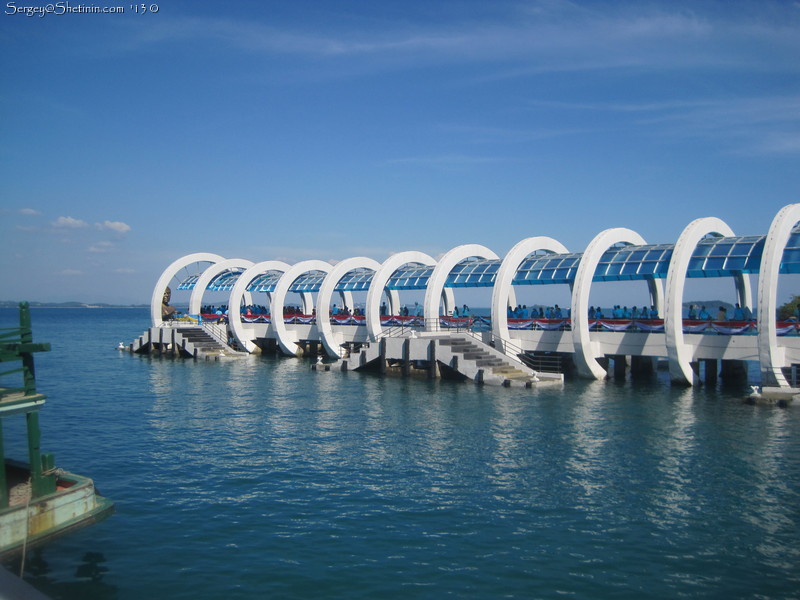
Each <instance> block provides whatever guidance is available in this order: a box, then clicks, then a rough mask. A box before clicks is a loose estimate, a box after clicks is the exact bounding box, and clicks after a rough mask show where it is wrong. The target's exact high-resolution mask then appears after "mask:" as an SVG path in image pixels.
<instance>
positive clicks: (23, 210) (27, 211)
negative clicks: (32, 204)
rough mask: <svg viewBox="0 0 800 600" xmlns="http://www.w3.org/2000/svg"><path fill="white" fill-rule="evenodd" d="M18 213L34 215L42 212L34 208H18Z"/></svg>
mask: <svg viewBox="0 0 800 600" xmlns="http://www.w3.org/2000/svg"><path fill="white" fill-rule="evenodd" d="M19 214H21V215H34V216H35V215H40V214H42V213H40V212H39V211H38V210H36V209H35V208H20V209H19Z"/></svg>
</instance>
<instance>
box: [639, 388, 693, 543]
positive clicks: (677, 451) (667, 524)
mask: <svg viewBox="0 0 800 600" xmlns="http://www.w3.org/2000/svg"><path fill="white" fill-rule="evenodd" d="M694 401H695V398H694V390H693V389H692V388H686V389H685V390H683V391H682V392H680V393H679V394H677V395H676V396H675V397H674V399H673V400H672V402H671V403H669V404H668V405H667V406H671V411H670V410H669V409H666V408H665V407H664V405H663V404H662V406H661V410H653V415H652V418H653V420H654V423H653V426H652V427H651V428H650V430H649V431H650V435H648V437H647V447H648V452H649V453H650V454H651V456H653V457H654V459H655V468H656V471H657V477H656V479H655V481H654V487H653V489H652V492H651V493H650V496H651V502H652V508H649V509H647V510H646V511H645V512H646V514H647V516H648V518H649V519H650V520H651V521H652V522H653V523H654V524H655V525H656V526H657V527H660V528H665V529H670V530H672V531H675V530H676V529H679V528H682V527H685V525H686V522H685V519H686V518H687V517H688V516H689V515H690V511H691V510H695V511H696V510H702V507H701V506H699V505H698V504H699V503H700V502H701V497H700V496H699V495H697V494H695V493H694V492H695V485H696V484H697V482H695V481H694V480H693V478H692V476H691V472H692V470H691V468H690V463H691V462H692V460H693V458H694V449H695V445H696V439H695V436H696V433H695V423H696V415H695V411H694ZM654 408H655V407H654Z"/></svg>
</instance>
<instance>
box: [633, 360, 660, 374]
mask: <svg viewBox="0 0 800 600" xmlns="http://www.w3.org/2000/svg"><path fill="white" fill-rule="evenodd" d="M655 370H656V367H655V359H654V358H653V357H652V356H631V375H652V374H653V373H654V372H655Z"/></svg>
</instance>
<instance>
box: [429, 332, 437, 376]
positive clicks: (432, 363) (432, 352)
mask: <svg viewBox="0 0 800 600" xmlns="http://www.w3.org/2000/svg"><path fill="white" fill-rule="evenodd" d="M436 371H437V365H436V342H434V341H433V340H431V341H430V342H428V379H435V378H436Z"/></svg>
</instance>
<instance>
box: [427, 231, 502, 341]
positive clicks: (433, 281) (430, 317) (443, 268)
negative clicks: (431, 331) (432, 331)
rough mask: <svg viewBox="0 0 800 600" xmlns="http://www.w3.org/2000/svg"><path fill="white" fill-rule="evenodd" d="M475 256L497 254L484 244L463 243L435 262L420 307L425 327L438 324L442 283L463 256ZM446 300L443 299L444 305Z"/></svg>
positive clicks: (490, 256)
mask: <svg viewBox="0 0 800 600" xmlns="http://www.w3.org/2000/svg"><path fill="white" fill-rule="evenodd" d="M473 256H477V257H478V258H497V254H495V253H494V252H492V251H491V250H489V248H487V247H486V246H481V245H480V244H464V245H463V246H456V247H455V248H453V249H452V250H450V251H449V252H447V253H446V254H445V255H444V256H443V257H442V258H441V259H440V260H439V262H437V263H436V266H435V267H434V268H433V273H431V276H430V279H428V286H427V287H426V288H425V300H424V301H423V304H422V307H423V311H424V314H425V322H426V328H427V327H431V326H432V325H433V324H434V323H436V324H437V325H438V319H439V304H440V303H441V301H442V291H444V289H445V287H444V284H445V283H446V282H447V277H448V276H449V275H450V272H451V271H452V270H453V267H455V266H456V265H457V264H458V263H460V262H461V261H462V260H464V259H465V258H470V257H473ZM447 305H448V301H447V300H446V301H445V306H447Z"/></svg>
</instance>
